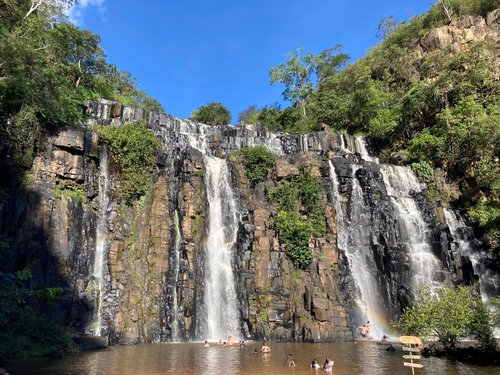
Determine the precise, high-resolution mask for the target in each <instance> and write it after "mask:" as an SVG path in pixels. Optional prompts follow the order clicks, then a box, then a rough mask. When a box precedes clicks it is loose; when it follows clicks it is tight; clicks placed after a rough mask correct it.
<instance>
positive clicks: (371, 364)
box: [7, 341, 500, 375]
mask: <svg viewBox="0 0 500 375" xmlns="http://www.w3.org/2000/svg"><path fill="white" fill-rule="evenodd" d="M260 345H261V343H249V344H248V345H247V347H246V349H239V347H238V346H231V347H222V346H218V345H217V344H212V345H211V346H210V347H209V348H204V347H203V344H202V343H199V344H193V343H191V344H148V345H137V346H122V347H113V348H109V349H106V350H102V351H96V352H84V353H77V354H74V355H71V356H68V357H66V358H64V359H61V360H53V359H36V360H24V361H16V362H12V363H9V366H7V370H8V371H9V373H11V374H12V375H28V374H30V375H31V374H40V375H157V374H158V375H159V374H162V375H173V374H175V375H187V374H190V375H192V374H197V375H221V374H224V375H243V374H245V375H247V374H258V375H271V374H272V375H285V374H287V375H288V374H295V375H311V374H324V371H323V370H317V371H314V370H311V368H310V363H311V360H312V359H313V358H316V359H317V361H318V362H319V363H320V364H323V362H324V360H325V358H331V359H333V360H334V361H335V367H334V371H333V373H334V374H336V375H348V374H349V375H351V374H369V375H378V374H384V375H385V374H398V375H399V374H410V373H411V371H410V369H408V368H404V367H403V359H402V357H401V356H402V355H403V354H404V353H403V352H402V351H401V350H400V346H396V348H397V349H398V350H396V352H387V351H385V347H386V346H385V345H378V344H376V343H373V342H367V341H360V342H358V343H356V344H355V343H352V342H345V343H329V344H304V343H271V344H270V346H271V349H272V351H271V353H270V354H268V355H265V356H263V355H261V354H260V352H259V354H258V355H254V354H253V351H254V349H255V348H257V349H258V350H260ZM289 353H290V354H292V355H293V357H294V360H295V363H296V365H297V366H296V367H285V366H284V363H285V361H286V358H287V355H288V354H289ZM420 363H422V364H423V365H424V366H425V367H424V368H423V369H421V370H419V371H418V374H419V375H438V374H439V375H441V374H449V375H469V374H477V375H493V374H498V373H500V367H498V366H496V367H493V366H489V367H477V366H469V365H465V364H462V363H459V362H451V361H446V360H444V359H440V358H423V359H422V360H420Z"/></svg>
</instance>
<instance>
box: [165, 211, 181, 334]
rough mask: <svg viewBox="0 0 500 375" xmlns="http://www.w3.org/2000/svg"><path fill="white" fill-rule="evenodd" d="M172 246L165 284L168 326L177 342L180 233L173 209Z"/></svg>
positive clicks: (177, 214) (177, 218)
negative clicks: (170, 265) (167, 279)
mask: <svg viewBox="0 0 500 375" xmlns="http://www.w3.org/2000/svg"><path fill="white" fill-rule="evenodd" d="M174 234H175V237H174V247H173V249H172V252H171V254H170V262H171V264H172V267H171V272H172V282H171V284H169V285H167V290H168V292H167V295H168V302H169V303H168V305H169V307H170V311H171V312H170V327H171V331H172V332H171V333H172V341H174V342H179V341H181V339H182V335H181V332H180V330H179V321H180V320H181V319H182V315H181V314H179V301H178V298H177V280H178V278H179V269H180V259H181V254H180V251H181V244H182V234H181V229H180V224H179V212H178V211H177V210H175V211H174Z"/></svg>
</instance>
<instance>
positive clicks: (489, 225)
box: [469, 202, 500, 248]
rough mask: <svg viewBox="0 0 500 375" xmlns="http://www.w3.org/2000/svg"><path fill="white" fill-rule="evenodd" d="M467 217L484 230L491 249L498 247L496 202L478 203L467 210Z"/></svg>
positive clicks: (499, 228)
mask: <svg viewBox="0 0 500 375" xmlns="http://www.w3.org/2000/svg"><path fill="white" fill-rule="evenodd" d="M469 215H470V217H472V218H473V219H474V220H477V222H478V223H479V225H481V227H483V228H484V229H485V230H486V236H487V237H488V239H489V241H490V245H491V247H492V248H498V247H499V246H500V204H499V203H498V202H496V203H495V202H485V203H479V204H477V205H475V206H474V207H472V208H470V209H469Z"/></svg>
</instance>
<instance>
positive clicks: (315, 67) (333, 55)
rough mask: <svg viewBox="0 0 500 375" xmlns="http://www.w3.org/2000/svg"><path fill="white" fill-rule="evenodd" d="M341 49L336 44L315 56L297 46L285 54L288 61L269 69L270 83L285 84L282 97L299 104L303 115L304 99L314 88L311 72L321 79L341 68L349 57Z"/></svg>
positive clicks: (304, 112)
mask: <svg viewBox="0 0 500 375" xmlns="http://www.w3.org/2000/svg"><path fill="white" fill-rule="evenodd" d="M341 49H342V47H341V46H340V45H337V46H335V47H334V48H331V49H327V50H325V51H323V52H321V53H320V54H319V55H317V56H315V55H314V54H313V53H312V52H308V53H306V54H305V55H302V52H303V51H304V49H303V48H299V49H297V50H296V51H295V52H289V53H288V54H287V56H288V61H286V62H284V63H281V64H280V65H278V66H277V67H273V68H271V69H270V70H269V76H270V79H271V85H274V84H276V83H282V84H283V85H285V90H284V91H283V93H282V95H283V98H284V99H285V100H288V101H290V102H292V103H293V104H295V105H299V106H300V107H301V108H302V114H303V116H304V117H305V116H306V107H305V101H306V99H307V98H309V96H310V95H311V94H312V92H313V89H314V81H313V77H312V76H313V74H316V76H317V77H318V79H319V80H322V79H324V78H326V77H328V76H331V75H333V74H334V73H336V72H337V71H338V70H339V69H340V68H342V67H343V66H344V65H345V64H346V62H347V61H348V59H349V57H348V56H347V55H346V54H342V53H340V51H341Z"/></svg>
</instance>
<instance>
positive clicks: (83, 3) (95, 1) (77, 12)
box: [68, 0, 106, 26]
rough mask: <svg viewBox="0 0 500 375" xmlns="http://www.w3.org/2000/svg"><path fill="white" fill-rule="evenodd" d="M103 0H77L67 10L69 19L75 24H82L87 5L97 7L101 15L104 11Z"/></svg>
mask: <svg viewBox="0 0 500 375" xmlns="http://www.w3.org/2000/svg"><path fill="white" fill-rule="evenodd" d="M104 1H105V0H78V4H77V5H74V6H72V7H71V8H70V10H69V12H68V17H69V19H70V21H71V22H72V23H74V24H75V25H79V26H81V25H83V23H84V22H83V19H84V16H85V11H86V10H87V9H88V8H89V7H97V9H98V11H99V13H100V14H101V15H103V14H104V11H105V10H106V8H105V6H104Z"/></svg>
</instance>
